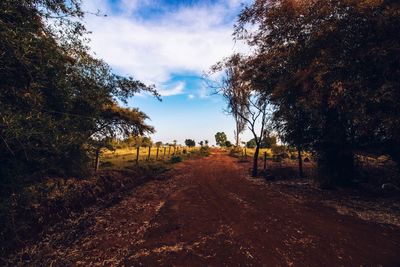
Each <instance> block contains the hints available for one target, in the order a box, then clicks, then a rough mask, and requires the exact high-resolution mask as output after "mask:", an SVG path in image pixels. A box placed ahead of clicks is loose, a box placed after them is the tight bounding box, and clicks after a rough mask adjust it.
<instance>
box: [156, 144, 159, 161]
mask: <svg viewBox="0 0 400 267" xmlns="http://www.w3.org/2000/svg"><path fill="white" fill-rule="evenodd" d="M159 150H160V147H159V146H158V147H157V154H156V160H158V151H159Z"/></svg>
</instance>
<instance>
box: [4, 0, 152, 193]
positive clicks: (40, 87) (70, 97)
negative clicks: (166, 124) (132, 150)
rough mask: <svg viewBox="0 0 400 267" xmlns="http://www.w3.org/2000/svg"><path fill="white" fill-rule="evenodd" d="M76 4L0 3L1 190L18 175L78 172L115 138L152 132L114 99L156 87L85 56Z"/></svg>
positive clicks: (33, 0)
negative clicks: (114, 70) (112, 70)
mask: <svg viewBox="0 0 400 267" xmlns="http://www.w3.org/2000/svg"><path fill="white" fill-rule="evenodd" d="M79 3H80V1H62V0H61V1H54V0H51V1H44V0H26V1H11V0H3V1H0V51H1V52H0V67H1V72H0V81H1V83H0V84H1V85H0V86H1V90H0V114H1V115H0V179H1V180H0V183H1V184H2V187H1V188H2V190H7V188H6V187H5V186H3V185H4V184H6V185H7V186H12V184H13V183H19V182H22V181H23V180H22V179H23V178H24V179H28V178H29V179H34V178H35V176H37V177H41V176H43V175H83V174H85V173H87V171H88V167H89V166H90V163H91V162H92V159H93V156H94V152H95V151H96V150H98V148H99V147H104V146H109V145H110V141H111V140H112V138H114V137H115V136H128V135H131V134H134V135H141V134H144V133H150V132H153V131H154V129H153V127H151V126H149V125H147V124H146V123H145V120H146V119H147V118H148V117H147V116H146V114H144V113H143V112H141V111H139V110H138V109H135V108H123V107H120V106H118V104H117V100H119V101H122V102H125V101H126V100H127V98H129V97H132V96H133V95H134V94H135V93H138V92H140V91H142V90H144V91H149V92H151V93H153V94H155V95H156V96H158V95H157V93H156V92H155V90H154V88H153V87H148V86H146V85H144V84H143V83H141V82H139V81H136V80H133V79H132V78H125V77H121V76H118V75H115V74H113V73H112V72H111V69H110V67H109V66H108V65H107V64H105V63H104V62H103V61H101V60H98V59H95V58H93V57H92V56H91V55H90V54H91V52H90V51H89V50H88V48H87V44H86V37H85V34H86V30H85V28H84V26H83V25H82V24H81V23H80V22H79V21H80V20H79V18H81V17H82V16H83V13H82V11H81V9H80V4H79ZM50 22H51V23H50Z"/></svg>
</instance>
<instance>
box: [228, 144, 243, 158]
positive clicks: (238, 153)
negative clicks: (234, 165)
mask: <svg viewBox="0 0 400 267" xmlns="http://www.w3.org/2000/svg"><path fill="white" fill-rule="evenodd" d="M229 156H232V157H235V158H239V157H241V156H242V148H241V147H237V146H235V147H233V148H232V149H231V150H230V151H229Z"/></svg>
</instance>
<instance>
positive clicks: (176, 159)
mask: <svg viewBox="0 0 400 267" xmlns="http://www.w3.org/2000/svg"><path fill="white" fill-rule="evenodd" d="M181 161H182V158H181V157H180V156H172V157H171V163H179V162H181Z"/></svg>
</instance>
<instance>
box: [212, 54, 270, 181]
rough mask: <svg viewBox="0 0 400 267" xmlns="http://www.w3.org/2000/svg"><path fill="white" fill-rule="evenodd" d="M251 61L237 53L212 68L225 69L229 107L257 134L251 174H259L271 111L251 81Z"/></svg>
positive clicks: (223, 91) (224, 79) (264, 98)
mask: <svg viewBox="0 0 400 267" xmlns="http://www.w3.org/2000/svg"><path fill="white" fill-rule="evenodd" d="M246 66H248V60H247V59H246V58H244V57H243V56H241V55H240V54H234V55H232V56H231V57H229V58H226V59H225V60H224V61H222V62H219V63H217V64H216V65H215V66H213V67H212V71H214V72H215V71H218V70H224V71H225V76H224V78H223V82H222V86H221V88H220V90H221V91H222V94H223V95H224V96H225V99H226V100H227V103H228V109H229V110H231V111H234V112H235V114H237V115H238V116H240V118H241V120H243V122H244V123H245V125H247V127H248V129H249V130H250V131H251V133H252V134H253V136H254V140H255V142H256V146H255V148H256V150H255V153H254V157H253V169H252V176H253V177H255V176H257V173H258V155H259V152H260V145H261V140H262V138H263V136H265V135H266V134H267V133H268V132H269V131H270V129H269V128H270V125H269V124H270V123H269V119H270V117H271V116H270V112H271V106H270V105H269V101H268V98H266V97H265V96H264V94H262V93H260V91H258V90H256V89H257V87H254V86H253V84H252V83H251V78H252V77H253V75H249V72H248V71H245V70H246Z"/></svg>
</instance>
